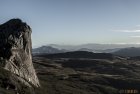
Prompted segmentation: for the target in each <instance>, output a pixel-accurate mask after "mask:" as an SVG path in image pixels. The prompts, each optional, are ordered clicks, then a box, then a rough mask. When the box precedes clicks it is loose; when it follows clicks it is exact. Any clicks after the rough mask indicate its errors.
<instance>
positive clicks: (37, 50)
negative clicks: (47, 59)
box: [32, 46, 66, 54]
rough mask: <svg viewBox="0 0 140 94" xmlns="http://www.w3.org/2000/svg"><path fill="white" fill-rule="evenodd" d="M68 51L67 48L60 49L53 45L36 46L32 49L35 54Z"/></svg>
mask: <svg viewBox="0 0 140 94" xmlns="http://www.w3.org/2000/svg"><path fill="white" fill-rule="evenodd" d="M63 52H66V50H63V49H62V50H59V49H57V48H54V47H51V46H42V47H39V48H35V49H33V50H32V53H33V54H43V53H45V54H54V53H63Z"/></svg>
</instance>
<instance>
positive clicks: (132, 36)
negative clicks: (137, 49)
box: [131, 36, 140, 38]
mask: <svg viewBox="0 0 140 94" xmlns="http://www.w3.org/2000/svg"><path fill="white" fill-rule="evenodd" d="M131 37H132V38H140V36H131Z"/></svg>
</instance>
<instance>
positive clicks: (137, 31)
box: [114, 29, 140, 33]
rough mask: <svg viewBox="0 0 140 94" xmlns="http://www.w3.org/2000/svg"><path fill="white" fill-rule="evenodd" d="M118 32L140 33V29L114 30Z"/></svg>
mask: <svg viewBox="0 0 140 94" xmlns="http://www.w3.org/2000/svg"><path fill="white" fill-rule="evenodd" d="M114 31H117V32H126V33H140V29H136V30H114Z"/></svg>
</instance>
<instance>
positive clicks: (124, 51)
mask: <svg viewBox="0 0 140 94" xmlns="http://www.w3.org/2000/svg"><path fill="white" fill-rule="evenodd" d="M101 45H102V47H101ZM93 46H94V48H91V45H90V46H68V45H67V46H61V47H60V45H54V44H53V45H51V46H50V45H49V46H42V47H39V48H35V49H33V50H32V52H33V54H55V53H64V52H71V51H87V52H94V53H112V54H114V55H118V56H125V57H126V56H127V57H134V56H140V47H139V45H130V44H128V45H116V46H115V45H113V44H112V46H111V44H110V45H109V44H108V46H107V44H93V45H92V47H93ZM97 46H98V47H97ZM129 46H130V47H129ZM131 46H134V47H131ZM78 47H79V48H78ZM80 47H81V48H80ZM86 47H87V48H86ZM113 47H114V48H113ZM117 47H118V48H117ZM123 47H124V48H123ZM101 48H102V49H101ZM105 48H110V49H105Z"/></svg>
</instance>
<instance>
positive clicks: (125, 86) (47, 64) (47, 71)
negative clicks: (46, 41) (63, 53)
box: [33, 56, 140, 94]
mask: <svg viewBox="0 0 140 94" xmlns="http://www.w3.org/2000/svg"><path fill="white" fill-rule="evenodd" d="M49 58H50V57H49ZM49 58H47V57H46V56H34V57H33V62H34V66H35V69H36V72H37V74H38V77H39V80H40V83H41V87H40V88H39V89H35V92H36V94H140V61H138V60H128V59H127V58H119V57H115V58H113V59H88V58H60V57H59V58H57V57H55V58H50V59H49Z"/></svg>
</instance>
